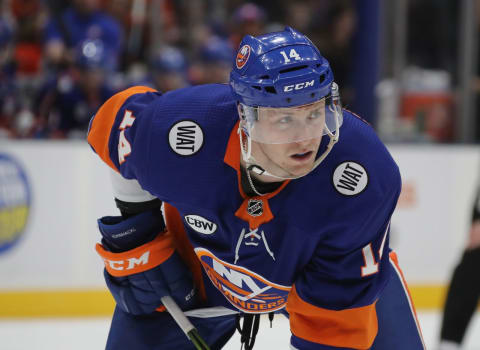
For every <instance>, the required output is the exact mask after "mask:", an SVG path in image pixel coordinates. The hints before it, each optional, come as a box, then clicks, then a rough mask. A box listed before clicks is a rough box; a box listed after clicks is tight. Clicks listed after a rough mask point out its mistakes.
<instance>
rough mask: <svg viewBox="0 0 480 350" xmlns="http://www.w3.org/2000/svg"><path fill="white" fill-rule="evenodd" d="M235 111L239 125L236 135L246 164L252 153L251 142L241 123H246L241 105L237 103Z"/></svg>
mask: <svg viewBox="0 0 480 350" xmlns="http://www.w3.org/2000/svg"><path fill="white" fill-rule="evenodd" d="M237 111H238V115H239V117H240V123H239V124H238V129H237V134H238V137H239V139H240V151H241V152H242V158H243V161H244V162H245V163H247V164H248V162H249V160H250V157H251V153H252V141H251V139H250V136H249V133H248V130H246V128H245V126H244V124H243V123H248V120H247V116H246V115H245V110H244V107H243V106H242V104H241V103H237ZM244 133H245V135H246V138H247V140H246V143H245V140H244V139H243V134H244ZM245 148H246V149H245Z"/></svg>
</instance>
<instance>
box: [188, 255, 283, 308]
mask: <svg viewBox="0 0 480 350" xmlns="http://www.w3.org/2000/svg"><path fill="white" fill-rule="evenodd" d="M195 253H196V254H197V256H198V258H199V259H200V262H201V263H202V266H203V268H204V270H205V272H206V273H207V275H208V277H209V278H210V280H211V281H212V283H213V285H214V286H215V287H216V288H217V289H218V290H219V291H220V292H221V293H222V294H223V296H224V297H225V298H226V299H227V300H228V301H229V302H230V303H231V304H232V305H233V306H235V307H236V308H237V309H239V310H241V311H243V312H246V313H263V312H272V311H277V310H280V309H282V308H284V307H285V305H286V303H287V297H288V293H289V292H290V290H291V289H292V287H291V286H283V285H280V284H276V283H273V282H270V281H268V280H267V279H265V278H264V277H262V276H260V275H259V274H256V273H255V272H252V271H250V270H248V269H246V268H244V267H240V266H236V265H232V264H229V263H227V262H225V261H223V260H220V259H219V258H217V257H216V256H215V255H213V253H211V252H210V251H209V250H207V249H205V248H195Z"/></svg>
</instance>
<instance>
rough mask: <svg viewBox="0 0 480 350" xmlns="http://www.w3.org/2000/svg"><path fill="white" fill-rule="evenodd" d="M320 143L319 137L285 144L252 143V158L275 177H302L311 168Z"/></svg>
mask: <svg viewBox="0 0 480 350" xmlns="http://www.w3.org/2000/svg"><path fill="white" fill-rule="evenodd" d="M320 141H321V137H317V138H313V139H308V140H303V141H298V142H292V143H286V144H266V143H260V142H256V141H252V156H253V157H254V158H255V161H256V163H258V165H260V166H262V167H263V168H264V169H265V170H267V171H268V172H269V173H271V174H274V175H276V176H280V177H292V176H293V177H297V176H303V175H306V174H308V173H309V172H310V171H311V170H312V168H313V165H314V162H315V159H316V156H317V153H318V148H319V145H320ZM275 181H278V179H276V180H275Z"/></svg>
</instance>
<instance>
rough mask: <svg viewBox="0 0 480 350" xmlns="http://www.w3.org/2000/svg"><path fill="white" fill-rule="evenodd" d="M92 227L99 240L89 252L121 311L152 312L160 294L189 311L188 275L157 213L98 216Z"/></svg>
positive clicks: (190, 284)
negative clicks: (92, 252) (96, 256)
mask: <svg viewBox="0 0 480 350" xmlns="http://www.w3.org/2000/svg"><path fill="white" fill-rule="evenodd" d="M98 226H99V229H100V232H101V234H102V236H103V238H102V244H98V243H97V245H96V247H95V248H96V250H97V252H98V254H99V255H100V256H101V257H102V259H103V260H104V262H105V270H104V276H105V281H106V283H107V287H108V289H109V290H110V292H111V293H112V295H113V297H114V299H115V301H116V302H117V305H118V306H119V307H120V308H121V309H122V310H123V311H125V312H128V313H130V314H133V315H141V314H148V313H152V312H154V311H155V310H156V309H157V308H159V307H160V306H161V302H160V299H161V298H162V297H163V296H165V295H170V296H171V297H172V298H173V299H174V300H175V301H176V302H177V304H178V305H179V306H180V308H182V309H184V310H185V309H190V308H192V307H193V306H194V302H195V288H194V286H193V280H192V276H191V273H190V271H189V270H188V268H187V267H186V265H185V264H184V263H183V261H182V260H181V258H180V256H179V255H178V253H176V252H175V249H174V247H173V244H172V241H171V238H170V235H168V234H167V233H166V232H165V231H164V230H165V225H164V223H163V218H162V216H161V215H160V213H156V212H154V211H148V212H144V213H141V214H138V215H135V216H132V217H129V218H128V219H123V218H122V217H111V216H110V217H103V218H101V219H99V220H98ZM162 231H163V232H162ZM159 232H160V233H159Z"/></svg>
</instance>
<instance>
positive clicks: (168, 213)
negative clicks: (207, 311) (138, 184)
mask: <svg viewBox="0 0 480 350" xmlns="http://www.w3.org/2000/svg"><path fill="white" fill-rule="evenodd" d="M164 211H165V221H166V223H167V234H169V235H171V237H172V240H173V244H174V245H175V249H176V250H177V252H178V254H180V256H181V257H182V260H183V261H184V262H185V263H186V264H187V266H188V267H189V268H190V271H192V273H193V281H194V283H195V286H196V287H197V290H198V293H199V295H200V298H201V299H202V300H204V301H205V300H207V296H206V293H205V286H204V285H203V278H202V267H201V266H200V261H199V260H198V258H197V255H196V254H195V251H194V250H193V246H192V244H191V243H190V241H189V239H188V237H187V233H186V231H185V228H184V227H183V222H182V217H181V216H180V213H179V212H178V210H177V209H176V208H175V207H173V206H171V205H170V204H168V203H165V202H164Z"/></svg>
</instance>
